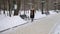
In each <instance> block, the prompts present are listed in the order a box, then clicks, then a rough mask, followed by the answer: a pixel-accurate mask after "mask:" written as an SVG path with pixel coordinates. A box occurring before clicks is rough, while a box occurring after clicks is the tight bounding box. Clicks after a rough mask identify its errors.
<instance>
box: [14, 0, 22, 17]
mask: <svg viewBox="0 0 60 34" xmlns="http://www.w3.org/2000/svg"><path fill="white" fill-rule="evenodd" d="M20 1H21V0H17V2H16V4H17V9H16V10H14V16H15V15H18V13H19V10H20V4H21V3H20Z"/></svg>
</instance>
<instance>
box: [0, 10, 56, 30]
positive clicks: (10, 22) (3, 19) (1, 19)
mask: <svg viewBox="0 0 60 34" xmlns="http://www.w3.org/2000/svg"><path fill="white" fill-rule="evenodd" d="M50 14H51V15H52V14H56V12H50ZM26 15H28V16H29V15H30V13H29V14H28V13H27V14H26ZM43 17H47V16H46V15H45V14H43V15H42V14H41V12H38V11H37V12H36V14H35V18H34V19H39V18H43ZM26 22H27V21H25V20H23V19H21V18H20V17H19V16H12V17H9V16H5V15H3V14H2V15H0V23H1V24H0V31H2V30H5V29H7V28H11V27H14V26H17V25H20V24H23V23H26Z"/></svg>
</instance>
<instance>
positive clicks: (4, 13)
mask: <svg viewBox="0 0 60 34" xmlns="http://www.w3.org/2000/svg"><path fill="white" fill-rule="evenodd" d="M3 4H4V9H3V10H4V11H3V13H4V14H5V0H3Z"/></svg>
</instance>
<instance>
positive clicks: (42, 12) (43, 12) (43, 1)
mask: <svg viewBox="0 0 60 34" xmlns="http://www.w3.org/2000/svg"><path fill="white" fill-rule="evenodd" d="M41 3H42V14H44V12H43V8H44V3H45V1H44V0H42V2H41Z"/></svg>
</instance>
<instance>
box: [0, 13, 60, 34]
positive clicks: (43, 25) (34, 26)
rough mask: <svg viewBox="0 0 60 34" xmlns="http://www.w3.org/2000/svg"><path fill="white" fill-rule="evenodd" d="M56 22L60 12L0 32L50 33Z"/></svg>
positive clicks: (7, 33)
mask: <svg viewBox="0 0 60 34" xmlns="http://www.w3.org/2000/svg"><path fill="white" fill-rule="evenodd" d="M56 23H60V13H59V14H54V15H49V16H47V17H45V18H43V19H39V20H38V21H34V22H32V23H28V24H26V25H23V26H21V27H17V28H13V29H10V30H8V31H5V32H3V33H0V34H51V31H52V30H53V27H54V26H55V24H56Z"/></svg>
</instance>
